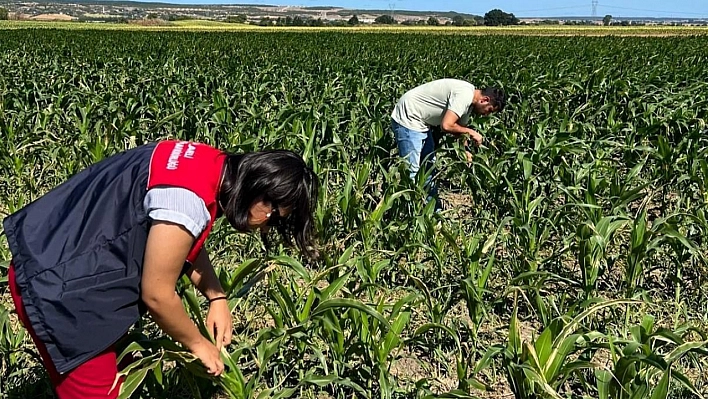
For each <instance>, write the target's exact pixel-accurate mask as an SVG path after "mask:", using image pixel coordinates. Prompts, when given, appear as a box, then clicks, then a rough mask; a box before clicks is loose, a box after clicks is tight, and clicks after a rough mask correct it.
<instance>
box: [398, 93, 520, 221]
mask: <svg viewBox="0 0 708 399" xmlns="http://www.w3.org/2000/svg"><path fill="white" fill-rule="evenodd" d="M505 105H506V96H505V94H504V92H503V91H502V90H501V89H499V88H496V87H487V88H483V89H477V88H475V87H474V86H473V85H472V84H471V83H468V82H465V81H463V80H458V79H439V80H434V81H432V82H429V83H425V84H423V85H420V86H418V87H416V88H414V89H411V90H409V91H408V92H406V93H405V94H404V95H403V96H402V97H401V99H400V100H398V104H396V107H395V108H394V109H393V113H392V114H391V119H392V120H391V127H392V129H393V133H394V136H395V138H396V144H397V145H398V154H399V155H400V156H401V157H403V158H405V159H406V160H407V161H408V165H409V171H410V177H411V178H415V176H416V175H417V174H418V171H422V172H423V173H427V172H428V171H430V170H428V169H429V168H430V166H432V165H433V164H434V162H435V142H434V139H433V129H434V128H439V129H440V130H441V131H443V132H447V133H450V134H454V135H457V136H460V137H463V138H464V139H465V148H466V150H467V159H468V160H471V159H472V154H471V152H470V148H469V146H468V143H469V139H472V140H473V141H474V144H475V145H480V144H482V142H483V141H484V137H482V135H481V134H479V133H478V132H476V131H475V130H473V129H470V128H468V127H467V123H468V122H469V118H470V116H471V115H479V116H485V115H489V114H490V113H492V112H498V111H501V110H502V109H504V106H505ZM421 165H424V168H422V169H421ZM425 184H426V187H427V189H428V201H431V200H433V199H434V200H435V209H436V211H439V210H442V203H441V202H440V199H439V198H438V193H437V187H436V186H435V183H434V181H433V176H432V175H430V176H428V177H427V178H426V180H425Z"/></svg>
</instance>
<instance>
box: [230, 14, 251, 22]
mask: <svg viewBox="0 0 708 399" xmlns="http://www.w3.org/2000/svg"><path fill="white" fill-rule="evenodd" d="M246 21H248V17H247V16H246V14H239V15H229V16H228V17H226V22H228V23H230V24H245V23H246Z"/></svg>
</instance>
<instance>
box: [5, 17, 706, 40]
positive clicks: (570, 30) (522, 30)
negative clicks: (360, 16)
mask: <svg viewBox="0 0 708 399" xmlns="http://www.w3.org/2000/svg"><path fill="white" fill-rule="evenodd" d="M33 28H44V29H47V28H48V29H105V30H158V31H163V30H184V31H352V32H404V33H433V34H463V35H495V34H499V35H533V36H535V35H539V36H574V35H582V36H692V35H706V34H708V27H693V26H638V27H617V26H612V27H605V26H562V25H559V26H506V27H485V26H472V27H450V26H402V25H398V26H380V25H376V26H374V25H366V26H358V27H355V28H352V27H317V28H315V27H262V26H254V25H246V24H230V23H225V22H216V21H207V20H187V21H176V22H164V23H162V24H159V25H152V26H150V25H140V24H134V23H131V24H117V23H94V22H39V21H0V29H33Z"/></svg>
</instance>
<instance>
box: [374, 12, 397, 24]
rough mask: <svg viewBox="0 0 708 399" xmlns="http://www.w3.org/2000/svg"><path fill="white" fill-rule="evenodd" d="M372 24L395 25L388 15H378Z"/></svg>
mask: <svg viewBox="0 0 708 399" xmlns="http://www.w3.org/2000/svg"><path fill="white" fill-rule="evenodd" d="M374 22H376V23H377V24H381V25H395V24H396V23H397V22H396V20H395V19H394V18H393V17H392V16H390V15H388V14H384V15H379V16H378V17H376V19H374Z"/></svg>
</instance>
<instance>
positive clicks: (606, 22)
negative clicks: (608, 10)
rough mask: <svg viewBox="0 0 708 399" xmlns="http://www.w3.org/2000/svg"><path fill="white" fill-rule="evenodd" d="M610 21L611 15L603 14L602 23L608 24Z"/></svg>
mask: <svg viewBox="0 0 708 399" xmlns="http://www.w3.org/2000/svg"><path fill="white" fill-rule="evenodd" d="M610 22H612V15H610V14H607V15H605V18H602V24H603V25H605V26H610Z"/></svg>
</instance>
